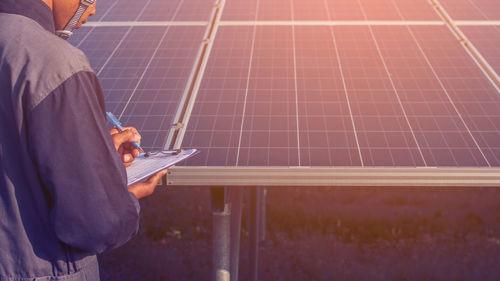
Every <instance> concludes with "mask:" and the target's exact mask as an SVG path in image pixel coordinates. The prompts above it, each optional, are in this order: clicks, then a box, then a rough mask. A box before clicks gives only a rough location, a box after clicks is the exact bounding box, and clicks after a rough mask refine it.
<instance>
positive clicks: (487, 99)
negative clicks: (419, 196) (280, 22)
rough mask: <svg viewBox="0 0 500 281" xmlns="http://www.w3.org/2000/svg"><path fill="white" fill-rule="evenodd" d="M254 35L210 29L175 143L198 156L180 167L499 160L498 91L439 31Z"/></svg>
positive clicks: (274, 30) (262, 30) (318, 30)
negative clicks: (211, 38) (202, 68)
mask: <svg viewBox="0 0 500 281" xmlns="http://www.w3.org/2000/svg"><path fill="white" fill-rule="evenodd" d="M253 36H254V28H253V27H223V28H220V29H219V31H218V34H217V39H216V41H215V45H214V49H213V51H212V52H213V53H212V55H211V58H210V60H209V63H208V65H207V69H206V72H205V77H204V79H203V82H202V84H201V88H200V91H199V94H198V99H197V101H196V103H195V107H194V109H193V113H192V116H191V120H190V123H189V125H188V128H187V131H186V134H185V138H184V142H183V146H186V147H197V148H200V149H201V151H202V153H201V154H200V156H199V157H197V158H196V159H193V160H191V161H189V165H229V166H232V165H242V166H247V165H249V166H266V165H269V166H297V165H302V166H361V165H365V166H440V167H446V166H482V167H484V166H488V165H491V166H499V165H500V161H499V159H500V149H499V147H500V145H498V144H499V143H500V135H499V133H498V132H499V129H500V128H499V126H500V125H496V124H500V119H499V117H500V96H499V94H498V93H497V91H496V89H495V88H494V87H493V86H492V84H491V83H490V81H489V80H488V79H487V78H486V77H485V76H484V75H483V73H482V72H481V71H480V69H479V68H478V67H477V65H476V64H475V63H474V61H473V60H472V59H471V57H470V56H469V55H468V54H467V52H466V51H465V50H464V49H463V48H462V46H461V45H460V44H459V42H458V41H457V40H456V39H455V37H454V36H453V35H452V34H451V33H450V32H449V30H448V29H447V28H446V27H445V26H433V27H406V26H377V27H372V28H371V30H370V28H369V27H366V26H338V27H295V28H292V27H284V26H281V27H271V26H268V27H256V28H255V41H253ZM334 38H335V41H334V40H333V39H334ZM293 39H295V41H294V40H293Z"/></svg>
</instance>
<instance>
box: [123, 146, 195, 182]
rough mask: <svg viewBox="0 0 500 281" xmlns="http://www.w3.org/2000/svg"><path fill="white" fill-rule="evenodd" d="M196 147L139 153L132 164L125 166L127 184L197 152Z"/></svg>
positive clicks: (138, 180) (140, 179)
mask: <svg viewBox="0 0 500 281" xmlns="http://www.w3.org/2000/svg"><path fill="white" fill-rule="evenodd" d="M198 152H199V151H198V150H197V149H189V150H180V151H178V152H172V151H158V152H152V153H150V154H149V156H145V155H146V154H141V155H139V156H138V157H137V158H136V159H135V160H134V162H132V165H130V166H128V167H127V186H131V185H133V184H134V183H137V182H140V181H142V180H144V179H146V178H148V177H149V176H151V175H153V174H156V173H157V172H159V171H161V170H164V169H166V168H168V167H170V166H173V165H175V164H177V163H179V162H181V161H183V160H186V159H188V158H189V157H191V156H193V155H195V154H197V153H198Z"/></svg>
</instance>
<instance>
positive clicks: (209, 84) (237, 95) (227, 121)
mask: <svg viewBox="0 0 500 281" xmlns="http://www.w3.org/2000/svg"><path fill="white" fill-rule="evenodd" d="M253 36H254V28H253V27H224V28H220V29H219V30H218V32H217V40H216V41H215V43H214V47H213V49H212V53H211V56H210V60H209V61H208V65H207V68H206V70H205V75H204V79H203V81H202V83H201V86H200V90H199V93H198V97H197V101H196V104H195V106H194V108H193V111H192V114H191V117H190V119H189V124H188V128H189V130H188V131H187V132H186V134H185V136H184V140H183V146H185V147H196V148H199V149H200V154H199V155H197V157H193V158H192V159H190V160H188V161H187V162H188V163H189V164H190V165H201V166H204V165H208V164H209V163H210V164H212V165H220V166H226V165H227V166H234V165H236V159H237V155H238V146H239V141H240V129H241V124H242V114H243V110H244V102H245V95H246V94H247V91H246V89H247V84H248V82H247V80H248V77H249V65H250V57H251V54H252V45H253Z"/></svg>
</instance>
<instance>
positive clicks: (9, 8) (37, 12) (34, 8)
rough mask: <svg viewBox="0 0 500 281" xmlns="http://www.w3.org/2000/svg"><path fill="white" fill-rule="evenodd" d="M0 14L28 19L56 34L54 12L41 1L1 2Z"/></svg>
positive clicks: (12, 0) (0, 0) (18, 0)
mask: <svg viewBox="0 0 500 281" xmlns="http://www.w3.org/2000/svg"><path fill="white" fill-rule="evenodd" d="M0 13H8V14H16V15H21V16H25V17H28V18H30V19H32V20H34V21H36V22H37V23H38V24H40V25H41V26H42V27H43V28H45V29H46V30H48V31H49V32H51V33H55V25H54V18H53V15H52V10H51V9H50V8H49V6H47V5H46V4H45V3H44V2H42V1H41V0H0Z"/></svg>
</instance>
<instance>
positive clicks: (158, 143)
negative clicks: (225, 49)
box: [122, 27, 205, 150]
mask: <svg viewBox="0 0 500 281" xmlns="http://www.w3.org/2000/svg"><path fill="white" fill-rule="evenodd" d="M204 32H205V27H171V28H170V30H169V31H168V33H167V35H166V36H165V39H164V40H163V42H162V43H161V44H160V45H159V49H158V52H157V53H156V54H155V55H154V56H153V57H152V61H151V63H150V65H149V67H148V68H147V70H146V72H145V73H144V77H143V78H142V80H141V82H140V83H139V84H138V85H137V89H136V90H135V92H134V93H133V96H132V98H131V99H130V102H129V103H128V105H127V107H126V109H125V111H124V112H123V116H122V121H123V122H124V123H125V124H127V125H131V126H135V127H136V128H138V129H139V130H140V132H141V134H142V137H143V145H144V147H147V148H148V149H155V150H156V149H162V148H163V146H164V144H165V141H166V136H167V133H168V131H169V130H170V128H171V127H172V124H173V123H174V122H173V116H174V114H175V112H176V110H177V107H178V105H179V102H180V99H181V97H182V94H183V93H184V89H185V88H186V84H187V81H188V78H189V75H190V73H191V70H192V68H193V65H194V64H195V60H196V57H197V53H198V51H199V49H200V46H201V41H202V40H201V39H202V36H203V34H204Z"/></svg>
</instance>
